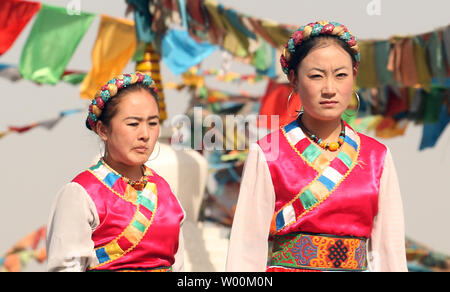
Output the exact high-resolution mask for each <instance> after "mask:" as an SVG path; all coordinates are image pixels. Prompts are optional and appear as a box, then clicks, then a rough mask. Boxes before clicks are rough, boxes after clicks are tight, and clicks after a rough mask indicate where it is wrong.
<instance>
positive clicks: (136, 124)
mask: <svg viewBox="0 0 450 292" xmlns="http://www.w3.org/2000/svg"><path fill="white" fill-rule="evenodd" d="M138 125H139V124H138V123H129V124H128V126H131V127H137V126H138Z"/></svg>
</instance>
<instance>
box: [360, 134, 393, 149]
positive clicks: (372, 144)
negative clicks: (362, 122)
mask: <svg viewBox="0 0 450 292" xmlns="http://www.w3.org/2000/svg"><path fill="white" fill-rule="evenodd" d="M357 135H358V136H359V139H360V141H361V147H363V148H364V149H370V150H372V151H376V152H381V153H384V154H386V153H387V152H388V151H389V148H388V147H387V146H386V145H385V144H383V143H382V142H380V141H378V140H377V139H375V138H373V137H371V136H369V135H366V134H362V133H357Z"/></svg>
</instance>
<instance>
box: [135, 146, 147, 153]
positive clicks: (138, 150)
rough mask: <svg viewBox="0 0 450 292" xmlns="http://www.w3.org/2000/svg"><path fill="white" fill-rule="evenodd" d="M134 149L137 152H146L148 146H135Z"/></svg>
mask: <svg viewBox="0 0 450 292" xmlns="http://www.w3.org/2000/svg"><path fill="white" fill-rule="evenodd" d="M133 150H135V151H136V152H140V153H145V152H147V150H148V147H145V146H139V147H134V148H133Z"/></svg>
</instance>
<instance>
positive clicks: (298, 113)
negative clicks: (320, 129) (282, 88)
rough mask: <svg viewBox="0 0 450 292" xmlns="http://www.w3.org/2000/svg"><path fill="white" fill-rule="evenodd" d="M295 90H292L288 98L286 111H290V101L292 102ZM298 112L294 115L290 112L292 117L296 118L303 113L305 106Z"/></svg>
mask: <svg viewBox="0 0 450 292" xmlns="http://www.w3.org/2000/svg"><path fill="white" fill-rule="evenodd" d="M294 92H295V90H292V91H291V93H290V94H289V97H288V100H287V105H286V106H287V108H286V111H287V112H288V113H289V103H290V101H291V97H292V95H293V94H294ZM296 112H297V114H296V115H295V116H293V115H291V114H289V116H290V117H292V118H296V117H298V116H299V115H300V114H301V113H303V106H302V107H301V108H300V110H299V111H296Z"/></svg>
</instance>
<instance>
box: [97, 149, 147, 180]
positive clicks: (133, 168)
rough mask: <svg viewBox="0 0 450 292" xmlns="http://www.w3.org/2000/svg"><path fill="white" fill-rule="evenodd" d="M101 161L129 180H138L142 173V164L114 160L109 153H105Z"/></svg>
mask: <svg viewBox="0 0 450 292" xmlns="http://www.w3.org/2000/svg"><path fill="white" fill-rule="evenodd" d="M103 161H104V162H105V163H106V164H107V165H108V166H109V167H110V168H112V169H113V170H114V171H116V172H117V173H119V174H120V175H122V176H124V177H126V178H129V179H131V180H140V179H141V178H142V176H143V175H144V171H143V168H142V165H127V164H123V163H120V162H117V161H115V160H114V159H112V158H111V156H110V155H108V154H106V155H105V156H104V157H103Z"/></svg>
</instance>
